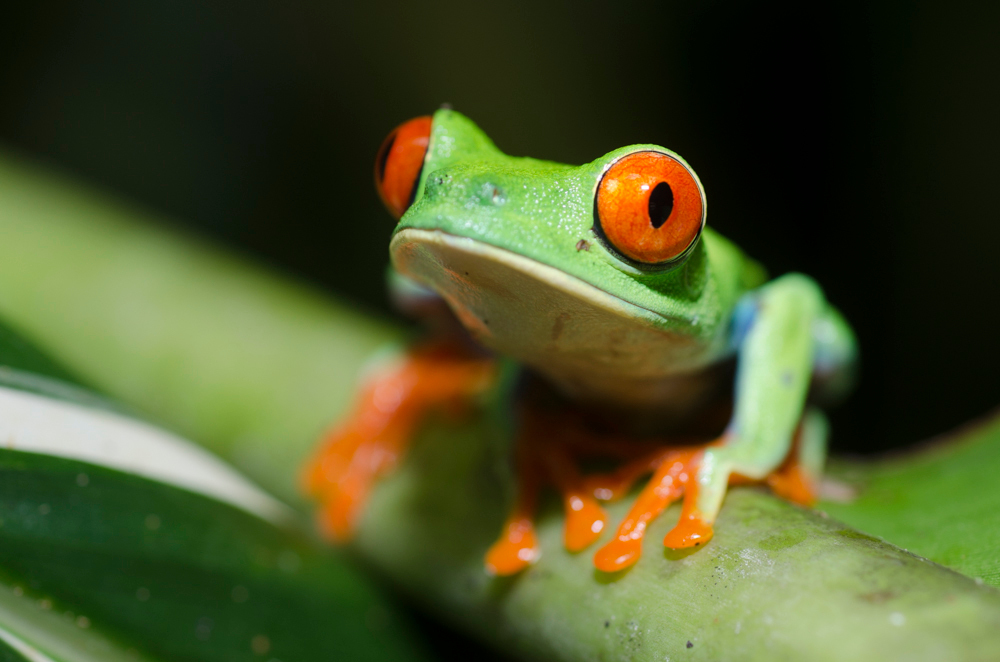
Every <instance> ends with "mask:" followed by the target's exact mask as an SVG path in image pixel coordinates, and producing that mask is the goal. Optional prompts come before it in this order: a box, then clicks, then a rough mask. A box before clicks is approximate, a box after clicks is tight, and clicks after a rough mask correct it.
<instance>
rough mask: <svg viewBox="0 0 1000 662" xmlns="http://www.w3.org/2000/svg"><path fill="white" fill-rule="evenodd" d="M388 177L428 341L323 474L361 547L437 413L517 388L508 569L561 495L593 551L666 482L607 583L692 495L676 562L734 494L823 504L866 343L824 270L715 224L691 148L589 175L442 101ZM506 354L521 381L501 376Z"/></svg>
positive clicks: (401, 361)
mask: <svg viewBox="0 0 1000 662" xmlns="http://www.w3.org/2000/svg"><path fill="white" fill-rule="evenodd" d="M375 179H376V186H377V189H378V192H379V194H380V196H381V198H382V200H383V202H384V203H385V205H386V207H387V208H388V209H389V211H390V212H391V213H392V215H393V216H394V217H396V218H397V219H398V224H397V226H396V229H395V232H394V233H393V235H392V240H391V243H390V245H389V253H390V256H391V260H392V270H391V277H390V284H391V285H392V291H393V294H394V297H395V299H396V300H397V302H399V303H400V305H401V306H402V307H403V308H404V309H405V310H407V311H409V312H410V313H412V314H415V315H417V316H420V317H422V318H424V319H425V320H427V321H428V322H430V327H431V332H430V334H429V338H428V339H427V340H425V341H423V342H421V343H418V344H416V345H415V346H413V347H411V348H410V349H409V350H407V351H405V352H401V353H400V354H399V355H398V356H396V357H395V359H394V360H392V361H388V362H383V363H382V364H381V365H380V367H379V368H378V369H376V370H374V371H373V373H372V374H371V375H369V376H368V378H367V379H366V380H365V383H364V386H363V388H362V391H361V394H360V397H359V400H358V403H357V405H356V407H355V409H354V410H353V411H352V412H351V413H350V414H349V416H348V417H347V420H346V421H344V422H343V423H342V424H341V425H339V426H338V427H337V428H336V429H334V430H333V431H332V432H331V433H330V434H329V436H328V438H327V439H326V441H325V443H324V444H323V445H322V447H321V449H320V451H319V453H318V455H317V456H316V457H315V459H314V460H313V461H312V462H311V463H310V465H309V466H308V467H307V471H306V483H307V487H308V489H310V490H311V491H312V492H313V493H315V494H316V495H317V496H318V497H319V498H320V500H321V503H322V511H321V516H322V521H323V522H324V523H325V526H326V528H327V529H328V530H329V531H330V532H332V534H333V535H334V537H336V538H339V539H344V538H347V537H348V536H349V535H350V532H351V530H352V529H353V527H354V525H355V522H356V521H357V519H358V517H359V513H360V512H362V509H363V506H364V500H365V497H366V495H367V494H368V492H369V490H370V489H371V487H372V484H373V481H374V480H375V479H376V478H377V477H378V475H380V474H382V473H383V472H385V471H386V470H387V469H388V468H390V467H391V466H392V465H393V464H394V463H395V462H396V461H397V460H398V459H399V458H400V457H401V456H402V454H403V452H404V451H405V449H406V446H407V444H408V442H409V439H410V438H411V437H412V436H413V434H414V432H415V431H416V430H417V428H418V426H419V425H420V423H421V421H422V419H423V418H424V415H425V414H426V413H427V412H428V411H430V410H432V409H435V408H448V407H454V406H456V405H457V404H461V403H462V402H463V401H469V400H470V399H471V398H473V397H475V396H476V395H477V394H478V393H481V392H483V391H484V390H486V389H489V388H494V387H500V386H497V385H501V386H504V387H506V388H512V389H514V390H515V393H514V395H513V397H512V398H510V400H511V401H513V402H516V407H514V411H513V412H512V415H514V416H515V417H516V418H515V420H516V421H517V423H516V428H517V430H518V433H517V435H516V439H515V441H514V444H513V448H514V451H513V453H512V461H513V463H514V466H515V467H516V476H517V480H518V488H517V497H516V499H515V502H514V503H513V505H512V508H511V514H510V517H509V518H508V519H507V521H506V523H505V524H504V526H503V529H502V530H501V531H500V532H499V539H498V541H497V542H496V543H495V544H494V545H493V547H492V548H490V549H489V550H484V552H485V563H486V569H487V570H488V571H490V572H492V573H496V574H501V575H507V574H513V573H516V572H518V571H520V570H522V569H523V568H525V567H526V566H527V565H529V564H531V563H532V562H533V561H535V560H536V559H537V558H538V556H539V554H540V550H539V549H538V543H537V540H536V537H535V534H534V528H533V513H534V510H535V505H536V501H537V498H538V492H539V490H540V488H541V487H542V486H543V485H544V484H546V483H549V484H552V485H554V486H555V487H556V488H557V489H558V490H559V492H560V493H561V494H562V497H563V501H564V504H565V512H566V523H565V544H566V546H567V548H568V549H570V550H572V551H580V550H583V549H585V548H587V547H589V546H590V545H592V544H594V543H596V542H597V540H598V538H600V537H601V535H602V533H604V530H605V528H607V524H608V522H607V519H608V518H607V515H606V514H605V511H604V509H603V508H602V507H601V506H600V504H599V502H600V501H602V500H609V499H617V498H620V497H622V496H623V495H624V494H625V493H627V492H628V491H629V490H630V488H631V487H632V486H633V485H634V484H635V483H636V482H637V481H639V480H640V479H641V478H643V477H644V476H647V475H650V474H651V478H650V479H649V481H648V483H646V485H645V487H644V489H642V491H641V492H640V493H639V495H638V497H637V498H636V500H635V502H634V505H633V506H632V508H631V511H630V512H629V514H628V515H627V516H626V518H625V519H624V520H623V521H622V522H621V523H619V524H618V527H617V529H616V531H615V532H614V534H613V535H612V536H611V538H610V540H608V541H607V542H605V543H604V545H603V546H601V547H599V548H598V549H597V550H596V553H595V555H594V564H595V565H596V566H597V568H599V569H600V570H603V571H607V572H614V571H618V570H622V569H624V568H627V567H629V566H630V565H631V564H633V563H635V562H636V561H637V560H638V558H639V556H640V553H641V543H642V538H643V535H644V533H645V531H646V527H647V525H648V524H649V523H650V522H651V521H652V520H653V518H655V517H656V516H657V515H659V514H660V513H661V512H662V511H663V509H664V508H666V506H668V505H669V504H670V503H671V502H672V501H675V500H678V499H681V498H683V504H682V509H681V516H680V521H679V523H678V524H677V525H676V527H675V528H674V529H673V530H671V531H670V532H669V533H668V534H667V536H666V538H665V540H664V544H665V545H666V546H667V547H670V548H673V549H685V548H692V547H696V546H699V545H704V544H705V543H707V542H708V541H709V540H710V539H711V537H712V535H713V523H714V522H715V520H716V516H717V515H718V513H719V510H720V508H721V506H722V502H723V497H724V496H725V493H726V490H727V487H728V485H729V484H731V483H735V482H744V481H747V482H765V483H767V484H768V485H770V487H771V488H772V490H774V491H775V492H776V493H777V494H779V495H781V496H784V497H786V498H788V499H791V500H793V501H796V502H800V503H803V504H810V503H812V502H813V501H814V499H815V495H816V491H817V486H818V481H819V479H820V476H821V472H822V467H823V462H824V458H825V452H826V451H825V448H826V438H827V424H826V419H825V417H824V416H823V414H822V413H821V412H820V411H819V409H817V408H816V407H815V406H814V405H813V404H812V403H813V402H814V401H815V400H816V399H817V398H818V397H819V396H837V395H839V394H841V393H843V392H845V391H846V389H847V388H848V386H849V384H850V381H851V376H852V373H853V370H852V368H853V366H854V364H855V363H856V355H857V350H856V343H855V338H854V335H853V333H852V331H851V329H850V327H849V326H848V325H847V323H846V322H845V321H844V319H843V317H842V316H841V315H840V314H839V313H838V312H837V311H836V310H835V309H834V308H833V307H832V306H831V305H830V304H828V303H827V301H826V300H825V299H824V296H823V293H822V291H821V290H820V288H819V286H818V285H817V284H816V283H815V282H814V281H813V280H812V279H810V278H809V277H807V276H804V275H802V274H797V273H792V274H787V275H784V276H782V277H780V278H776V279H774V280H770V281H769V280H767V277H766V275H765V272H764V270H763V269H762V268H761V266H760V265H759V264H758V263H756V262H754V261H753V260H751V259H750V258H748V257H747V256H746V255H744V254H743V253H742V252H741V251H740V250H739V249H738V248H737V247H736V246H734V245H733V244H732V243H730V242H729V241H727V240H726V239H724V238H722V237H721V236H719V235H718V234H716V233H715V232H713V231H712V230H711V229H709V228H706V227H705V219H706V211H707V207H706V199H705V191H704V189H703V187H702V184H701V182H700V181H699V179H698V176H697V175H696V174H695V172H694V170H693V169H692V168H691V167H690V166H689V165H688V164H687V163H686V162H685V161H684V160H683V159H682V158H681V157H679V156H678V155H677V154H675V153H673V152H671V151H670V150H668V149H665V148H663V147H660V146H657V145H633V146H630V147H623V148H621V149H617V150H615V151H613V152H611V153H609V154H606V155H604V156H602V157H600V158H598V159H597V160H595V161H593V162H591V163H587V164H585V165H582V166H569V165H563V164H559V163H552V162H548V161H539V160H535V159H531V158H520V157H512V156H507V155H506V154H503V153H502V152H500V151H499V150H498V149H497V148H496V147H495V146H494V144H493V143H492V142H491V141H490V139H489V138H488V137H487V136H486V135H485V134H484V133H483V132H482V131H481V130H480V129H479V128H478V127H476V125H475V124H473V123H472V122H471V121H470V120H469V119H468V118H466V117H464V116H463V115H461V114H459V113H457V112H455V111H453V110H450V109H447V108H445V109H441V110H439V111H437V112H436V113H435V114H434V116H433V117H420V118H417V119H414V120H411V121H409V122H406V123H405V124H402V125H401V126H399V127H398V128H397V129H396V130H395V131H393V132H392V133H391V134H390V136H389V137H388V138H387V139H386V141H385V143H384V144H383V146H382V148H381V150H380V152H379V154H378V157H377V159H376V166H375ZM510 361H513V362H516V363H517V365H518V366H521V368H520V370H521V372H520V374H521V378H520V379H517V380H497V378H496V375H497V374H498V368H497V365H498V362H510ZM600 460H603V461H604V462H605V465H604V466H603V467H602V468H601V470H600V471H598V472H596V473H595V472H593V471H585V470H584V469H583V467H587V466H588V463H590V466H591V467H592V466H593V463H594V462H595V461H600ZM609 463H610V464H609Z"/></svg>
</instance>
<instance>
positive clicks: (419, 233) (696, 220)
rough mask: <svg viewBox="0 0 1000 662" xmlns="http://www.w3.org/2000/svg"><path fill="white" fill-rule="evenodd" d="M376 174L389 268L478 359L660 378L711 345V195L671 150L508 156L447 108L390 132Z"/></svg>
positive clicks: (713, 324) (642, 147)
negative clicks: (483, 353)
mask: <svg viewBox="0 0 1000 662" xmlns="http://www.w3.org/2000/svg"><path fill="white" fill-rule="evenodd" d="M375 176H376V183H377V185H378V189H379V193H380V195H381V196H382V199H383V201H384V202H385V203H386V206H387V207H388V208H389V210H390V211H391V212H393V214H394V215H396V216H397V218H399V224H398V226H397V227H396V231H395V233H394V235H393V238H392V243H391V246H390V252H391V255H392V261H393V264H394V266H395V267H396V269H397V270H398V271H400V272H401V273H402V274H404V275H406V276H409V277H410V278H412V279H414V280H416V281H418V282H420V283H422V284H424V285H426V286H428V287H430V288H432V289H433V290H435V291H436V292H438V293H439V294H440V295H441V296H442V297H443V298H444V299H445V300H446V301H447V302H448V303H449V305H450V306H451V308H452V309H453V310H454V312H455V313H456V315H457V316H458V318H459V319H460V320H461V321H462V323H463V324H464V325H465V326H466V327H467V328H468V329H469V331H470V332H471V333H472V334H473V336H475V337H476V338H477V339H478V340H480V341H481V342H482V343H483V344H485V345H486V346H488V347H492V348H494V349H497V350H499V351H501V352H503V353H505V354H509V355H513V356H514V357H516V358H519V359H521V360H523V361H525V362H527V363H529V364H534V365H536V366H539V367H542V369H543V370H545V369H546V368H548V367H551V366H553V365H554V364H559V363H560V362H562V363H564V364H565V365H564V366H563V367H564V368H566V370H562V372H567V370H568V371H569V373H576V372H578V371H579V370H592V369H593V368H594V367H595V364H601V363H604V364H607V365H609V366H611V365H614V366H618V367H620V368H621V369H622V371H623V372H629V373H631V374H636V373H638V374H642V373H643V372H645V371H647V369H648V371H650V372H651V374H654V373H655V374H657V375H662V374H663V372H664V370H669V371H670V372H677V371H683V370H684V369H685V368H689V367H691V366H692V365H694V364H695V363H697V362H699V359H700V358H701V356H700V355H701V354H702V352H704V350H705V346H706V342H705V341H706V339H707V338H709V337H711V336H715V335H717V334H715V333H714V327H716V326H717V322H718V319H717V318H718V317H719V315H717V314H716V313H717V310H718V305H712V304H713V303H714V304H717V303H718V302H712V301H707V299H711V298H712V296H713V295H712V293H711V292H710V290H712V289H713V288H711V287H707V286H706V284H707V283H708V281H709V278H708V274H707V269H708V266H707V263H708V260H707V259H706V255H705V250H704V242H701V241H699V239H700V237H701V235H702V230H703V228H704V223H705V211H706V206H705V194H704V191H703V189H702V186H701V182H700V181H699V180H698V177H697V175H695V173H694V171H693V170H692V169H691V168H690V167H689V166H688V165H687V163H685V162H684V160H683V159H681V158H680V157H679V156H677V155H676V154H674V153H673V152H671V151H670V150H667V149H665V148H663V147H659V146H656V145H635V146H631V147H625V148H622V149H618V150H615V151H613V152H611V153H609V154H606V155H605V156H602V157H601V158H599V159H597V160H596V161H593V162H592V163H588V164H585V165H582V166H579V167H573V166H568V165H562V164H558V163H551V162H547V161H539V160H535V159H530V158H519V157H511V156H507V155H506V154H503V153H502V152H500V151H499V150H498V149H497V148H496V146H494V144H493V142H492V141H491V140H490V139H489V138H488V137H487V136H486V135H485V134H484V133H483V132H482V131H480V130H479V128H478V127H476V126H475V124H473V123H472V122H471V121H470V120H469V119H467V118H466V117H464V116H463V115H461V114H459V113H457V112H454V111H452V110H447V109H444V110H439V111H438V112H437V113H436V114H435V115H434V117H433V118H431V117H423V118H418V119H416V120H411V121H410V122H407V123H406V124H403V125H401V126H400V127H399V128H398V129H396V131H394V132H393V133H392V134H391V135H390V136H389V138H388V139H387V140H386V142H385V143H384V144H383V147H382V150H381V151H380V153H379V157H378V159H377V161H376V173H375ZM707 291H708V292H707ZM706 292H707V294H706ZM664 335H667V336H670V340H671V341H672V342H668V343H664V342H663V340H664V337H663V336H664ZM653 347H656V349H655V351H654V350H653V349H652V348H653ZM665 348H666V349H665ZM666 354H669V356H667V355H666ZM573 366H575V368H574V367H573ZM546 371H548V372H551V370H546ZM597 372H598V373H600V372H601V371H597ZM568 379H577V377H568ZM561 381H565V379H564V380H561Z"/></svg>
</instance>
